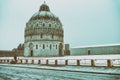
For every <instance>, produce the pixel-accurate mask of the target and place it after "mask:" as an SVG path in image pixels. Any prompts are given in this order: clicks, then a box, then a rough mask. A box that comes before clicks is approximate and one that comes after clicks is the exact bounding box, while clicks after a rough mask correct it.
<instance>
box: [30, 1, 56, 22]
mask: <svg viewBox="0 0 120 80" xmlns="http://www.w3.org/2000/svg"><path fill="white" fill-rule="evenodd" d="M38 19H54V20H58V17H57V16H55V15H54V14H53V13H52V12H50V9H49V6H48V5H47V4H46V3H45V2H44V3H43V4H42V5H41V6H40V9H39V11H38V12H36V13H35V14H33V16H32V17H31V19H30V21H31V20H38Z"/></svg>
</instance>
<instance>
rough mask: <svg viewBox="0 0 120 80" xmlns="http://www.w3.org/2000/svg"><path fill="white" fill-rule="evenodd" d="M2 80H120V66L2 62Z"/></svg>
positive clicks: (0, 68)
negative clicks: (97, 66) (41, 64)
mask: <svg viewBox="0 0 120 80" xmlns="http://www.w3.org/2000/svg"><path fill="white" fill-rule="evenodd" d="M10 66H12V67H10ZM17 66H19V67H17ZM20 67H23V68H20ZM25 67H26V68H25ZM46 69H48V70H46ZM49 69H51V70H49ZM52 69H53V70H52ZM66 70H68V71H66ZM69 70H72V71H69ZM76 71H83V72H76ZM84 71H85V72H86V73H85V72H84ZM87 72H89V73H87ZM90 72H91V73H90ZM92 72H97V73H92ZM99 73H100V74H99ZM102 73H105V74H102ZM106 73H107V74H106ZM111 73H112V74H111ZM0 80H120V68H103V67H102V68H100V67H99V68H96V67H80V66H61V67H60V66H59V67H53V66H40V65H32V64H23V65H21V64H15V65H14V64H0Z"/></svg>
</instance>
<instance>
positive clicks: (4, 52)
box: [0, 44, 24, 57]
mask: <svg viewBox="0 0 120 80" xmlns="http://www.w3.org/2000/svg"><path fill="white" fill-rule="evenodd" d="M23 52H24V44H19V45H18V47H17V48H14V49H13V50H0V57H14V56H15V55H16V56H23Z"/></svg>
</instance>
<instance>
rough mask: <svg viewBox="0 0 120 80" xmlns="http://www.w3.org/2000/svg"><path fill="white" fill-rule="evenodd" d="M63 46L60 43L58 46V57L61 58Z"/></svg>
mask: <svg viewBox="0 0 120 80" xmlns="http://www.w3.org/2000/svg"><path fill="white" fill-rule="evenodd" d="M62 51H63V45H62V43H60V44H59V56H62Z"/></svg>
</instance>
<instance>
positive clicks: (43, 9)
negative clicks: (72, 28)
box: [25, 3, 64, 42]
mask: <svg viewBox="0 0 120 80" xmlns="http://www.w3.org/2000/svg"><path fill="white" fill-rule="evenodd" d="M63 33H64V31H63V28H62V23H61V21H60V20H59V18H58V17H57V16H55V15H54V14H53V13H52V12H50V9H49V6H48V5H47V4H46V3H43V4H42V5H41V6H40V9H39V11H38V12H36V13H35V14H34V15H32V17H31V18H30V20H29V21H28V22H27V23H26V28H25V38H26V39H25V40H26V42H27V41H30V39H28V38H27V37H33V36H38V35H40V36H43V35H45V36H46V37H44V38H42V39H39V40H46V41H49V40H55V41H61V42H63V37H64V34H63ZM50 35H52V37H54V38H48V37H49V36H50ZM33 40H38V39H36V38H34V39H33Z"/></svg>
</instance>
